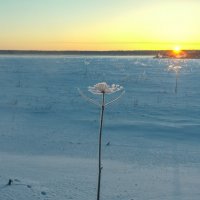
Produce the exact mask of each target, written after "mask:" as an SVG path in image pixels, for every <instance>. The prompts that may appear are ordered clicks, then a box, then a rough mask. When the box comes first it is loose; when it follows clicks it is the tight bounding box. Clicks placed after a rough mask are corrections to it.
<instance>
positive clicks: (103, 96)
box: [97, 93, 105, 200]
mask: <svg viewBox="0 0 200 200" xmlns="http://www.w3.org/2000/svg"><path fill="white" fill-rule="evenodd" d="M104 108H105V93H103V95H102V105H101V118H100V129H99V171H98V186H97V200H100V188H101V170H102V165H101V139H102V128H103V114H104Z"/></svg>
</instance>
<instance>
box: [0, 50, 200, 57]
mask: <svg viewBox="0 0 200 200" xmlns="http://www.w3.org/2000/svg"><path fill="white" fill-rule="evenodd" d="M183 51H184V52H185V53H186V54H187V55H188V58H200V50H183ZM168 52H171V51H170V50H162V51H158V50H137V51H35V50H0V54H1V55H86V56H87V55H88V56H90V55H91V56H92V55H94V56H98V55H99V56H156V55H157V54H159V53H161V54H167V53H168ZM186 58H187V57H186Z"/></svg>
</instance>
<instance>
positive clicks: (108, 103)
mask: <svg viewBox="0 0 200 200" xmlns="http://www.w3.org/2000/svg"><path fill="white" fill-rule="evenodd" d="M124 93H125V91H123V92H122V93H121V94H120V95H119V96H118V97H117V98H115V99H113V100H112V101H110V102H108V103H106V104H105V106H108V105H110V104H112V103H114V102H115V101H117V100H118V99H120V98H121V97H122V95H123V94H124Z"/></svg>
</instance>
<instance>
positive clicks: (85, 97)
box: [77, 88, 101, 106]
mask: <svg viewBox="0 0 200 200" xmlns="http://www.w3.org/2000/svg"><path fill="white" fill-rule="evenodd" d="M77 90H78V92H79V94H80V95H81V96H82V97H83V98H84V99H85V100H86V101H89V102H90V103H92V104H94V105H96V106H101V105H100V104H99V103H98V102H96V101H95V100H93V99H91V98H89V97H87V96H86V95H85V94H83V92H82V91H81V90H80V89H79V88H77Z"/></svg>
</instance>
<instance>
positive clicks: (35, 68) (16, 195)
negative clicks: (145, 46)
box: [0, 56, 200, 200]
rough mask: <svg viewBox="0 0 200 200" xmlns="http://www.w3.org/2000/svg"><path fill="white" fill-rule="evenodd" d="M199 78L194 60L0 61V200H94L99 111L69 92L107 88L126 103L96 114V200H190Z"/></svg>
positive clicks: (195, 173)
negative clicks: (113, 87) (117, 89)
mask: <svg viewBox="0 0 200 200" xmlns="http://www.w3.org/2000/svg"><path fill="white" fill-rule="evenodd" d="M170 65H171V66H172V65H173V66H181V67H182V68H181V70H180V73H179V75H178V90H177V93H175V84H176V75H175V73H173V72H172V71H168V66H170ZM199 77H200V61H199V60H167V59H166V60H164V59H163V60H157V59H153V58H150V57H100V56H99V57H98V56H96V57H86V56H82V57H77V56H0V91H1V92H0V109H1V112H0V163H1V164H0V199H2V200H27V199H30V200H35V199H42V200H43V199H44V200H47V199H48V200H54V199H55V200H64V199H75V200H90V199H95V198H96V182H97V140H98V125H99V123H98V120H99V110H98V108H96V107H95V106H94V105H92V104H89V103H88V102H85V100H84V99H82V98H81V97H80V95H79V93H78V92H77V88H80V89H81V90H82V91H83V92H84V93H85V94H87V95H88V96H89V97H92V98H95V99H98V96H94V95H92V94H89V93H88V92H87V87H88V86H89V85H90V86H92V85H94V84H95V83H97V82H102V81H106V82H107V83H109V84H112V83H118V84H120V85H122V86H124V88H125V90H126V93H125V95H124V96H123V97H122V98H121V99H120V100H119V101H118V102H117V103H115V104H113V105H112V106H110V107H108V108H107V109H106V113H105V124H104V130H103V174H102V191H101V196H102V199H105V200H115V199H120V200H123V199H124V200H131V199H132V200H147V199H148V200H160V199H162V200H172V199H173V200H199V196H200V192H199V185H200V145H199V143H200V135H199V133H200V105H199V99H200V90H199V85H200V84H199V82H200V81H199ZM114 97H115V95H113V96H112V95H108V96H107V99H112V98H114ZM108 142H110V145H109V146H107V145H106V144H107V143H108ZM9 179H12V180H13V181H14V182H13V184H12V185H11V186H7V185H6V184H7V183H8V180H9Z"/></svg>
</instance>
